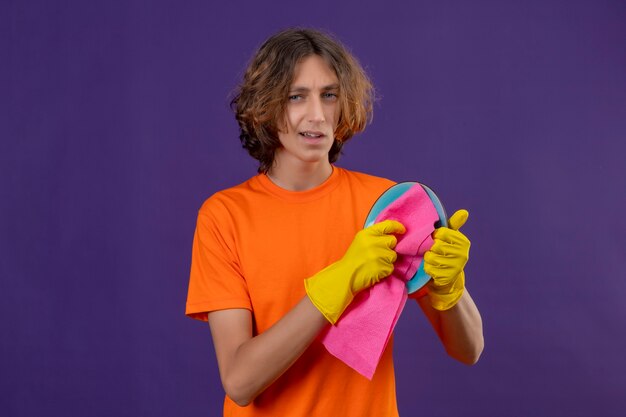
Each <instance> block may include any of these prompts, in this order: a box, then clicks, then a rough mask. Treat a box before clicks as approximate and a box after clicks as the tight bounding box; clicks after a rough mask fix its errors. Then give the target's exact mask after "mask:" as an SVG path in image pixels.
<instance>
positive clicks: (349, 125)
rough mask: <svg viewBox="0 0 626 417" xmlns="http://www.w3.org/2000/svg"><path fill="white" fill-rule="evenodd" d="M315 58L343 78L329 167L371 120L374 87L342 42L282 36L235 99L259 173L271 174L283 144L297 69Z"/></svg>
mask: <svg viewBox="0 0 626 417" xmlns="http://www.w3.org/2000/svg"><path fill="white" fill-rule="evenodd" d="M311 55H319V56H320V57H321V58H323V59H324V60H325V61H326V62H327V63H328V65H329V66H330V67H331V68H332V69H333V70H334V71H335V73H336V75H337V78H338V79H339V108H340V116H339V120H338V123H337V128H336V130H335V138H334V142H333V146H332V147H331V149H330V152H329V153H328V159H329V161H330V162H331V163H333V162H335V161H337V159H338V158H339V155H340V153H341V148H342V147H343V144H344V143H345V142H346V141H348V140H349V139H350V138H351V137H352V136H354V135H355V134H356V133H359V132H361V131H363V129H365V126H366V124H367V123H368V122H369V121H370V120H371V118H372V102H373V98H374V90H373V87H372V83H371V82H370V80H369V78H368V77H367V75H366V74H365V71H364V70H363V68H362V67H361V65H360V64H359V63H358V61H357V60H356V58H354V56H352V54H351V53H350V52H348V50H347V49H346V48H345V47H344V46H343V45H342V44H341V43H340V42H339V41H338V40H336V39H335V38H333V37H332V36H331V35H329V34H327V33H323V32H320V31H318V30H314V29H300V28H295V29H287V30H284V31H282V32H279V33H277V34H275V35H273V36H272V37H270V38H269V39H268V40H267V41H265V43H263V45H261V47H260V48H259V50H258V52H257V53H256V55H254V57H253V58H252V61H251V62H250V64H249V65H248V68H247V69H246V72H245V74H244V77H243V82H242V84H241V85H240V86H239V88H238V89H237V91H236V93H235V98H233V100H232V101H231V107H232V109H233V111H234V112H235V117H236V118H237V122H238V123H239V139H240V140H241V144H242V146H243V147H244V148H245V149H246V150H247V151H248V153H250V155H251V156H252V157H253V158H255V159H257V160H258V161H259V163H260V165H259V172H260V173H267V171H268V170H269V169H270V167H271V166H272V163H273V162H274V153H275V152H276V149H278V148H279V147H280V146H281V144H280V141H279V139H278V131H279V127H280V126H281V125H282V124H283V123H284V116H285V110H286V107H287V100H288V94H289V88H290V86H291V83H292V81H293V76H294V70H295V67H296V65H297V64H298V63H299V62H301V61H302V60H303V59H304V58H306V57H309V56H311Z"/></svg>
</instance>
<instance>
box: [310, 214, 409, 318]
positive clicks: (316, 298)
mask: <svg viewBox="0 0 626 417" xmlns="http://www.w3.org/2000/svg"><path fill="white" fill-rule="evenodd" d="M404 232H405V228H404V226H403V225H402V224H401V223H399V222H397V221H394V220H385V221H383V222H380V223H376V224H374V225H372V226H370V227H368V228H365V229H363V230H361V231H360V232H358V233H357V234H356V236H355V237H354V240H353V241H352V243H351V244H350V247H349V248H348V250H347V251H346V253H345V255H344V256H343V258H341V260H339V261H337V262H335V263H333V264H331V265H330V266H328V267H326V268H324V269H323V270H321V271H320V272H318V273H317V274H315V275H314V276H312V277H310V278H308V279H305V280H304V287H305V289H306V292H307V294H308V296H309V298H310V299H311V301H312V302H313V304H314V305H315V307H317V309H318V310H320V312H321V313H322V314H323V315H324V317H326V319H327V320H328V321H329V322H331V323H332V324H335V323H336V322H337V320H339V317H341V314H342V313H343V312H344V310H345V309H346V307H348V305H349V304H350V302H352V299H353V298H354V296H355V295H356V294H357V293H358V292H359V291H361V290H363V289H365V288H368V287H371V286H372V285H374V284H376V283H378V282H379V281H380V280H381V279H383V278H385V277H387V276H389V275H391V273H392V272H393V263H394V262H395V261H396V258H397V255H396V252H395V251H394V250H393V249H394V248H395V246H396V243H397V239H396V237H395V236H394V235H393V234H402V233H404Z"/></svg>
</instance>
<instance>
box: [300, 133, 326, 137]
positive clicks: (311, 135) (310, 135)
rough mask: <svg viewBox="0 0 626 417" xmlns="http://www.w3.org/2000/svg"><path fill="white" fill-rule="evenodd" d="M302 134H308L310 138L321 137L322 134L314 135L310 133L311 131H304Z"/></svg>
mask: <svg viewBox="0 0 626 417" xmlns="http://www.w3.org/2000/svg"><path fill="white" fill-rule="evenodd" d="M302 136H306V137H309V138H319V137H321V136H322V135H314V134H313V133H309V132H302Z"/></svg>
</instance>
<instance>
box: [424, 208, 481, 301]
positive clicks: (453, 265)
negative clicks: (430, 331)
mask: <svg viewBox="0 0 626 417" xmlns="http://www.w3.org/2000/svg"><path fill="white" fill-rule="evenodd" d="M468 215H469V213H468V212H467V211H466V210H459V211H457V212H456V213H454V214H453V215H452V216H451V217H450V218H449V219H448V227H440V228H439V229H437V230H435V231H434V232H433V240H434V241H435V243H434V244H433V246H432V247H431V248H430V250H429V251H427V252H426V253H425V254H424V272H426V273H427V274H428V275H430V276H431V277H432V280H431V281H429V282H428V295H429V297H430V302H431V305H432V306H433V307H434V308H435V309H437V310H448V309H450V308H452V307H453V306H454V305H455V304H456V303H457V302H458V301H459V299H460V298H461V296H462V295H463V291H464V290H465V272H463V268H464V267H465V264H466V263H467V260H468V259H469V249H470V241H469V239H468V238H467V237H465V235H464V234H463V233H461V232H460V231H459V229H460V228H461V226H463V225H464V224H465V222H466V221H467V217H468Z"/></svg>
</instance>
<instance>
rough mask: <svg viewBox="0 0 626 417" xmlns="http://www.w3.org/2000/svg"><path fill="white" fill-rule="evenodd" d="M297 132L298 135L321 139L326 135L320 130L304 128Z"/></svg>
mask: <svg viewBox="0 0 626 417" xmlns="http://www.w3.org/2000/svg"><path fill="white" fill-rule="evenodd" d="M299 134H300V136H302V137H305V138H307V139H322V138H324V137H326V135H325V134H323V133H322V132H319V131H315V130H306V131H304V132H300V133H299Z"/></svg>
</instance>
